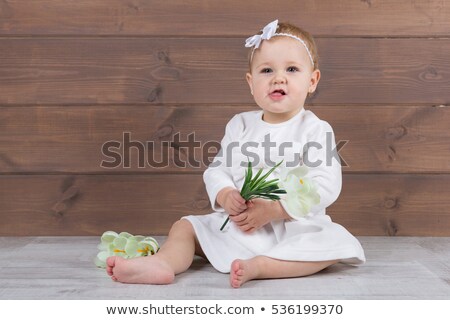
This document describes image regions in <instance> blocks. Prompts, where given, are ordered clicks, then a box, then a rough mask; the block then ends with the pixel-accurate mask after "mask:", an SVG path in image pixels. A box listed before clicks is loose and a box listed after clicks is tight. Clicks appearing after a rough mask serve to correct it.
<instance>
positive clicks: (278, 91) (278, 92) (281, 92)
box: [270, 89, 286, 97]
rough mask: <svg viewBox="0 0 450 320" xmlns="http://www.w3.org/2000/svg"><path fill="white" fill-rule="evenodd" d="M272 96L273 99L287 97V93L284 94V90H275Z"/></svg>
mask: <svg viewBox="0 0 450 320" xmlns="http://www.w3.org/2000/svg"><path fill="white" fill-rule="evenodd" d="M270 95H271V96H272V97H274V96H275V97H281V96H285V95H286V92H284V90H283V89H277V90H273V91H272V92H271V93H270Z"/></svg>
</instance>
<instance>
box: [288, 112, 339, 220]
mask: <svg viewBox="0 0 450 320" xmlns="http://www.w3.org/2000/svg"><path fill="white" fill-rule="evenodd" d="M310 132H311V133H310V135H309V138H308V146H307V147H306V148H305V149H304V153H303V163H304V164H305V165H306V166H307V167H308V168H309V171H308V173H307V175H306V176H307V177H308V178H310V179H311V180H312V181H313V182H314V184H315V185H316V188H317V192H318V193H319V195H320V202H319V203H318V204H316V205H314V206H312V207H311V210H310V213H309V214H308V215H315V214H318V213H322V212H323V213H324V212H325V208H327V207H329V206H330V205H331V204H332V203H333V202H335V201H336V200H337V198H338V196H339V194H340V192H341V188H342V171H341V170H342V169H341V163H340V160H339V155H338V153H337V149H336V142H335V137H334V132H333V129H332V128H331V126H330V125H329V124H328V123H327V122H326V121H321V122H320V125H319V126H314V128H312V130H311V131H310ZM283 208H284V209H285V210H286V212H287V213H288V214H289V215H290V216H291V217H292V218H293V219H295V220H298V219H299V217H298V216H296V215H295V214H293V213H290V212H289V211H288V210H287V208H286V206H284V205H283Z"/></svg>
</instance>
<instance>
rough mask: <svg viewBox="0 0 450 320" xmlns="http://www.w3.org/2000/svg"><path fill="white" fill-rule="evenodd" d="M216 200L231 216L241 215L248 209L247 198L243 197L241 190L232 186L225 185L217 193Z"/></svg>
mask: <svg viewBox="0 0 450 320" xmlns="http://www.w3.org/2000/svg"><path fill="white" fill-rule="evenodd" d="M216 202H217V203H218V204H219V205H220V206H221V207H222V208H223V209H225V211H226V212H227V213H228V214H229V215H230V216H236V215H239V214H240V213H241V212H242V211H244V210H246V209H247V205H246V204H245V199H244V198H242V197H241V195H240V193H239V191H238V190H237V189H235V188H232V187H225V188H223V189H222V190H220V191H219V193H218V194H217V198H216Z"/></svg>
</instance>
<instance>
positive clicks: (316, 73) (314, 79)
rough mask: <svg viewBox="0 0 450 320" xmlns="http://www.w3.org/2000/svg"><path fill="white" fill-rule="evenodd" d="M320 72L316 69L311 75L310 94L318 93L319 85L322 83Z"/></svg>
mask: <svg viewBox="0 0 450 320" xmlns="http://www.w3.org/2000/svg"><path fill="white" fill-rule="evenodd" d="M320 75H321V74H320V70H319V69H316V70H314V71H313V72H312V73H311V85H310V87H309V93H313V92H314V91H316V88H317V85H318V84H319V81H320Z"/></svg>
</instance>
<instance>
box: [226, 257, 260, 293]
mask: <svg viewBox="0 0 450 320" xmlns="http://www.w3.org/2000/svg"><path fill="white" fill-rule="evenodd" d="M257 274H258V270H257V266H256V264H255V263H253V260H252V259H250V260H234V261H233V263H232V264H231V271H230V284H231V286H232V287H233V288H239V287H240V286H242V285H243V284H244V283H246V282H247V281H249V280H252V279H255V278H256V276H257Z"/></svg>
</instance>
